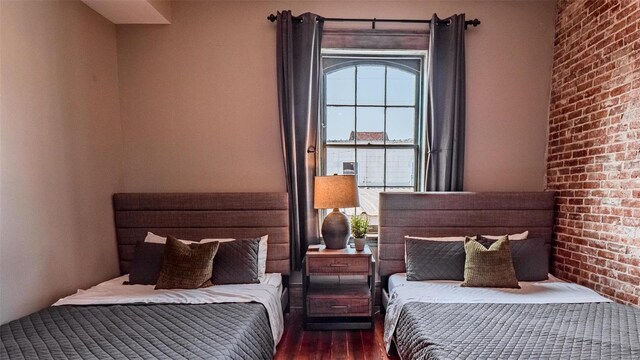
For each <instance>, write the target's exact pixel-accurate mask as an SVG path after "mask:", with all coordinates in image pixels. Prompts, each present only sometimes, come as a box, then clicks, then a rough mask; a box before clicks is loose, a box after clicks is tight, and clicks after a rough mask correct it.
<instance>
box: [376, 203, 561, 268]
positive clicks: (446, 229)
mask: <svg viewBox="0 0 640 360" xmlns="http://www.w3.org/2000/svg"><path fill="white" fill-rule="evenodd" d="M553 224H554V193H553V192H511V193H506V192H503V193H471V192H427V193H381V194H380V233H379V237H378V264H379V274H380V276H382V277H386V276H389V275H392V274H395V273H400V272H405V271H406V269H405V262H404V236H405V235H414V236H424V237H428V236H465V235H476V234H488V235H490V234H515V233H520V232H523V231H525V230H528V231H529V238H534V237H535V238H544V239H545V241H546V242H547V244H548V246H551V239H552V237H553Z"/></svg>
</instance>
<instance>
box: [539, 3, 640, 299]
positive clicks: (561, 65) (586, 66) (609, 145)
mask: <svg viewBox="0 0 640 360" xmlns="http://www.w3.org/2000/svg"><path fill="white" fill-rule="evenodd" d="M557 11H558V16H557V20H556V37H555V39H554V59H553V71H552V79H551V81H552V87H551V101H550V104H549V137H548V144H547V154H548V156H547V177H546V182H547V188H548V189H550V190H554V191H557V193H558V196H559V197H558V199H557V206H556V212H557V219H556V224H557V226H556V229H555V234H554V235H555V241H554V246H553V254H554V256H553V269H552V273H554V274H556V275H557V276H558V277H561V278H564V279H567V280H569V281H574V282H578V283H580V284H583V285H585V286H588V287H591V288H593V289H595V290H596V291H598V292H599V293H601V294H604V295H605V296H607V297H610V298H612V299H614V300H616V301H618V302H622V303H627V304H632V305H635V306H640V303H639V301H640V300H639V298H640V287H638V283H639V282H640V238H639V236H640V234H639V233H638V231H640V230H638V228H640V145H638V144H640V121H637V115H635V114H633V113H629V111H630V109H635V108H637V104H638V103H639V102H640V96H638V94H639V93H638V89H640V78H638V77H637V76H636V75H637V73H638V70H640V56H638V54H640V2H638V1H626V0H625V1H613V0H602V1H568V0H563V1H560V2H559V3H558V8H557Z"/></svg>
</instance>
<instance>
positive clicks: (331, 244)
mask: <svg viewBox="0 0 640 360" xmlns="http://www.w3.org/2000/svg"><path fill="white" fill-rule="evenodd" d="M321 232H322V238H323V239H324V244H325V245H326V246H327V249H344V248H345V247H347V243H348V242H349V234H350V233H351V224H350V223H349V218H348V217H347V215H345V214H344V213H342V212H340V210H338V209H333V211H332V212H330V213H329V214H328V215H327V217H325V218H324V221H323V222H322V230H321Z"/></svg>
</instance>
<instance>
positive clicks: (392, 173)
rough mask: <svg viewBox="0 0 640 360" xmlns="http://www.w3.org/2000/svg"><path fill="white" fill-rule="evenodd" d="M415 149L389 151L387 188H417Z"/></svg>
mask: <svg viewBox="0 0 640 360" xmlns="http://www.w3.org/2000/svg"><path fill="white" fill-rule="evenodd" d="M415 157H416V153H415V151H414V150H413V149H387V186H415V167H416V161H415Z"/></svg>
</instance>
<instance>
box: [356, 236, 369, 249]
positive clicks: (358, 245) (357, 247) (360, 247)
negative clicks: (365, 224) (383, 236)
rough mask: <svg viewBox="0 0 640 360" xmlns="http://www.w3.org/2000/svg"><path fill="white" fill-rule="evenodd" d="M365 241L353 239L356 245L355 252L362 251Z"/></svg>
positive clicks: (363, 239) (364, 239)
mask: <svg viewBox="0 0 640 360" xmlns="http://www.w3.org/2000/svg"><path fill="white" fill-rule="evenodd" d="M366 241H367V239H366V238H363V237H362V238H355V239H353V242H354V243H355V245H356V251H362V250H364V244H365V243H366Z"/></svg>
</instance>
